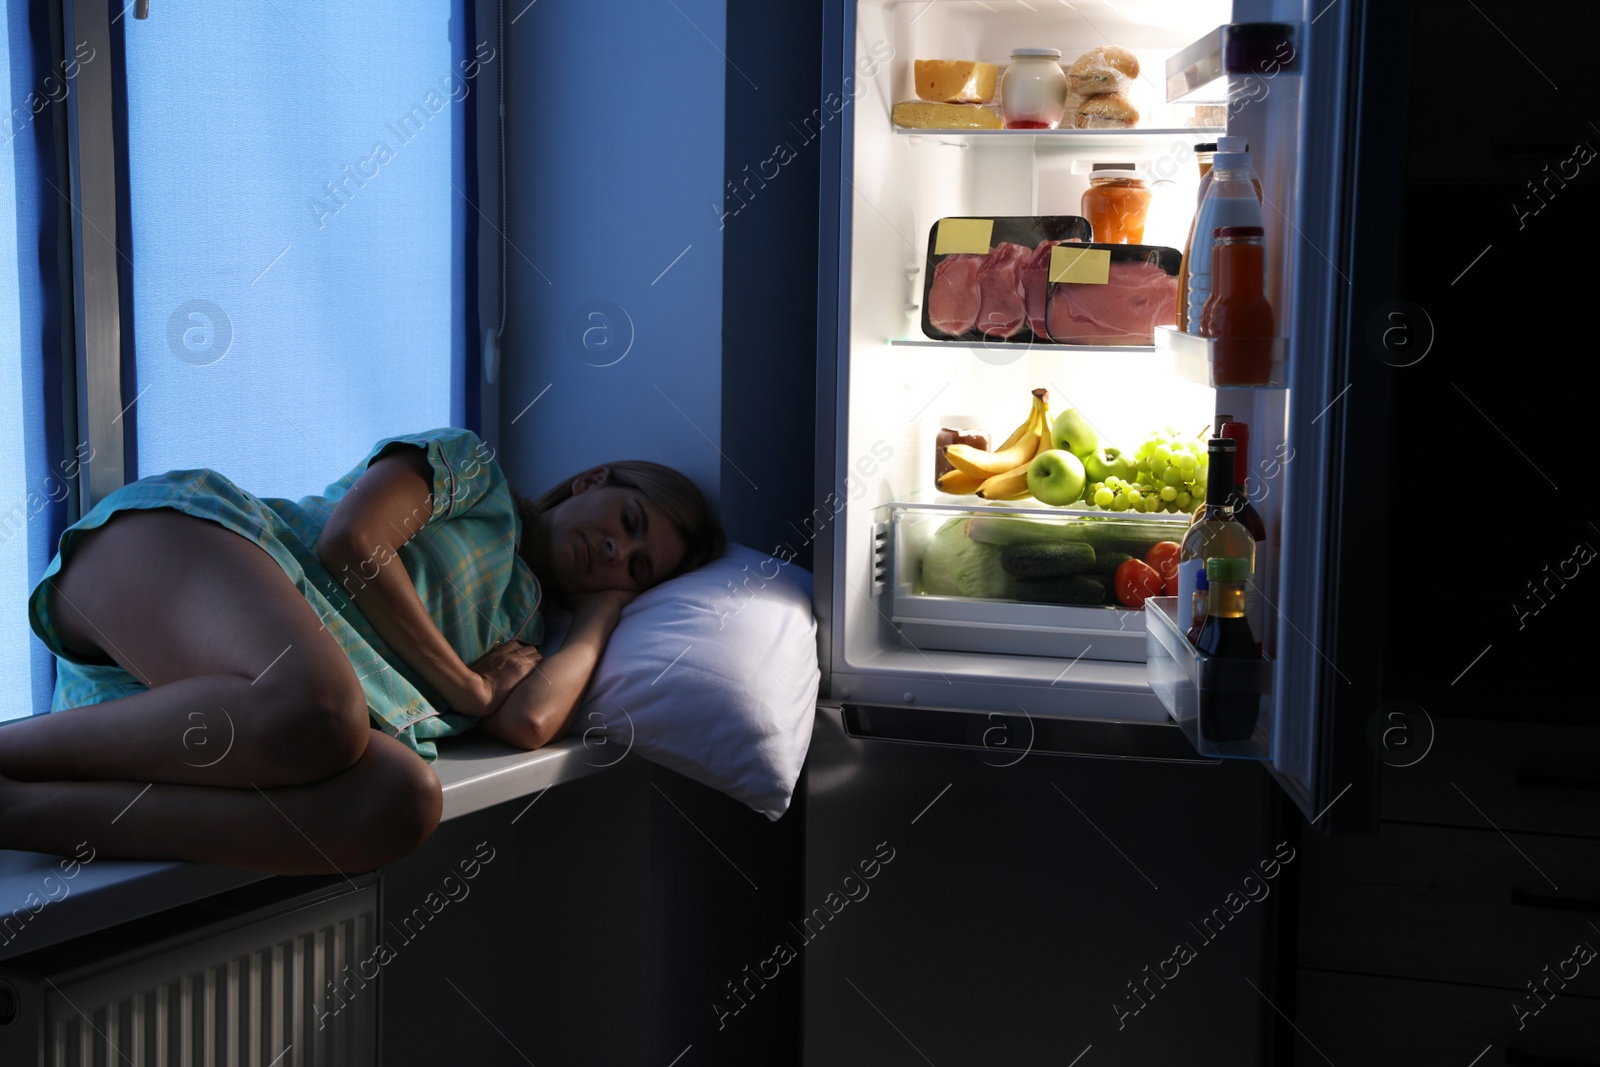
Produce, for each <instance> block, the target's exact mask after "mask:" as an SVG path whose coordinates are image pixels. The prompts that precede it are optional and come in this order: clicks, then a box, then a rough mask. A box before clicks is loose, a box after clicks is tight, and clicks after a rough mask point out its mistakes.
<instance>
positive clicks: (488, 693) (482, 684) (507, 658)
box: [451, 641, 544, 718]
mask: <svg viewBox="0 0 1600 1067" xmlns="http://www.w3.org/2000/svg"><path fill="white" fill-rule="evenodd" d="M542 659H544V656H543V655H542V654H541V653H540V652H539V650H538V649H537V648H535V647H534V646H532V645H530V644H525V643H523V642H521V641H505V642H502V643H501V644H498V645H495V646H494V647H493V648H491V649H490V650H489V651H488V652H487V653H486V654H485V655H484V656H483V657H482V658H480V659H479V660H477V661H476V662H475V663H473V664H472V665H471V668H470V669H471V671H472V677H473V691H472V692H470V693H469V694H467V697H466V699H465V700H461V701H457V702H456V703H455V704H454V706H453V707H452V709H451V710H453V711H457V712H460V713H461V714H463V715H471V716H474V717H476V718H482V717H483V716H485V715H492V714H494V712H495V711H496V710H497V709H498V708H499V707H500V705H501V704H503V703H505V699H506V697H507V696H509V695H510V694H511V691H512V690H513V689H515V688H516V687H517V686H518V685H519V684H520V683H521V682H522V680H523V679H524V678H526V677H528V675H530V674H532V673H533V671H534V668H536V667H537V666H538V665H539V661H540V660H542Z"/></svg>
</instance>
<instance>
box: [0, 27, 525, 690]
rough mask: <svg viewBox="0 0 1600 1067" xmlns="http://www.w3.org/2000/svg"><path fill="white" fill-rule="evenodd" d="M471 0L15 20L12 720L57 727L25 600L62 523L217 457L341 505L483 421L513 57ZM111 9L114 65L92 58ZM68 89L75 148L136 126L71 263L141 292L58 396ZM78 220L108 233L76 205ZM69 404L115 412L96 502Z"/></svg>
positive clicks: (8, 276) (225, 465)
mask: <svg viewBox="0 0 1600 1067" xmlns="http://www.w3.org/2000/svg"><path fill="white" fill-rule="evenodd" d="M470 6H471V5H465V4H463V3H462V0H430V2H425V3H420V4H409V5H402V6H398V7H393V8H388V7H380V8H373V7H370V6H362V5H350V4H345V5H327V4H322V3H315V2H311V0H274V2H273V3H266V4H229V5H200V4H195V5H178V4H171V3H168V4H162V3H159V2H158V3H156V4H154V5H153V6H152V10H151V15H150V18H148V19H146V20H136V19H135V18H134V17H133V15H132V8H133V5H132V4H131V3H129V4H127V5H126V7H125V8H122V10H120V11H119V8H120V7H121V5H112V6H111V7H110V8H109V9H107V8H106V7H105V5H103V4H96V3H92V2H89V0H61V7H62V9H63V14H64V18H63V23H64V25H65V26H66V27H67V31H66V32H65V33H64V34H63V35H62V36H63V37H65V38H66V39H67V44H66V46H65V47H62V46H60V45H59V44H57V45H52V44H51V41H50V37H51V34H50V28H49V23H50V19H49V17H48V15H49V11H48V7H47V5H42V4H41V5H23V4H11V5H7V8H6V15H5V22H4V24H3V34H4V36H3V38H0V103H3V104H4V105H5V106H6V109H7V111H8V113H9V114H10V116H11V118H10V124H9V125H7V126H4V127H3V128H0V137H3V138H4V141H3V144H0V360H3V362H0V478H3V479H4V481H3V482H0V485H3V486H4V487H5V488H4V490H3V491H0V587H3V589H4V593H3V595H4V597H5V599H4V604H5V611H4V617H3V620H0V672H3V673H0V677H3V678H4V679H5V681H6V682H7V691H8V693H11V694H14V695H13V697H12V699H10V700H8V701H7V702H6V703H5V704H4V705H0V719H4V718H14V717H17V716H20V715H27V714H31V713H38V712H43V711H45V710H47V709H48V707H49V705H50V698H51V693H52V689H53V685H54V664H53V659H52V657H51V656H50V654H49V652H48V651H47V650H46V649H45V648H44V647H43V645H42V644H41V643H40V642H39V641H38V640H37V638H36V637H34V636H33V634H32V632H31V630H30V629H29V627H28V622H27V615H26V610H25V607H24V605H25V603H26V599H27V594H28V592H29V591H30V590H31V589H32V588H33V585H34V584H35V583H36V582H37V581H38V579H39V576H40V575H42V574H43V572H44V569H45V567H46V566H48V564H49V562H50V559H51V558H52V556H53V555H54V553H55V550H56V546H57V542H58V541H59V538H60V535H61V531H62V530H63V529H64V528H65V527H66V526H67V525H68V524H69V523H70V522H71V521H72V520H73V519H74V518H76V517H77V516H78V515H79V514H81V511H82V510H83V509H86V508H87V507H90V506H92V504H93V503H94V502H97V501H98V500H99V499H101V498H103V496H104V495H105V493H106V492H109V491H111V489H114V488H115V487H116V486H117V485H120V484H123V482H124V481H126V480H132V479H135V478H140V477H145V476H148V475H151V474H157V473H161V472H163V471H167V470H181V469H190V468H198V467H210V468H212V469H214V470H216V471H218V472H220V473H222V474H225V475H227V476H228V477H229V478H231V479H232V480H233V481H234V482H236V483H237V484H239V485H240V486H241V487H243V488H245V489H247V490H249V491H250V492H253V493H255V494H257V495H259V496H279V497H289V498H296V497H300V496H303V495H306V494H308V493H320V492H321V491H322V490H323V488H324V487H326V486H327V485H328V483H330V482H332V481H334V480H336V479H338V478H339V477H341V476H342V475H343V474H344V473H345V472H347V471H348V470H349V469H350V468H351V467H352V466H354V465H355V464H356V463H357V462H359V461H360V459H361V458H362V457H363V456H365V455H366V453H367V452H368V451H369V450H370V449H371V447H372V445H373V443H374V442H376V441H378V440H380V439H382V438H384V437H388V436H392V435H396V434H401V433H409V432H414V431H417V430H424V429H430V428H433V427H436V426H445V425H454V426H470V425H471V423H469V422H468V418H469V414H470V415H471V416H472V417H473V418H474V419H475V417H476V416H475V412H474V411H473V409H474V408H475V406H476V405H475V404H474V405H472V407H470V408H469V405H468V402H467V390H468V386H469V384H475V383H474V375H475V371H476V359H475V356H473V355H472V354H471V350H470V349H469V345H468V343H467V341H468V337H469V336H471V335H472V334H474V333H475V332H476V330H477V322H476V315H475V312H474V311H473V307H474V304H473V302H471V301H469V297H468V292H467V289H468V285H469V284H470V281H471V279H470V278H469V273H468V266H467V264H468V257H469V255H474V254H475V253H474V250H473V249H472V248H470V247H469V244H470V242H472V241H474V240H475V237H476V226H475V221H476V220H475V219H473V218H472V217H471V214H472V213H474V209H473V208H472V207H471V205H470V204H469V202H468V199H467V194H468V193H469V192H470V191H471V186H470V184H469V183H470V182H471V180H472V178H473V175H472V174H470V173H469V167H468V159H467V147H468V145H469V143H470V130H469V125H470V121H469V115H470V112H469V111H468V109H467V101H468V100H469V98H470V96H471V94H472V93H473V92H474V91H476V90H477V87H478V81H477V78H478V75H479V74H481V73H483V72H484V71H485V69H488V70H489V71H490V72H491V73H492V72H493V66H492V65H493V64H494V63H496V62H498V61H499V57H498V56H497V55H496V54H495V50H494V49H493V48H492V47H491V46H490V45H489V44H488V43H475V39H474V36H473V34H472V32H471V18H470V16H469V13H468V10H467V9H468V8H469V7H470ZM107 10H109V16H108V15H107V14H105V13H104V12H106V11H107ZM107 17H109V18H110V25H109V37H105V38H104V40H105V41H106V47H105V49H104V50H103V53H102V52H99V51H95V50H94V49H93V48H92V47H89V48H87V49H86V48H85V46H84V45H83V43H82V40H83V39H84V38H88V39H91V40H92V39H94V38H93V32H94V28H93V25H92V23H94V22H95V21H96V20H98V24H99V26H100V32H101V34H102V35H104V34H105V33H106V32H107V27H106V25H105V21H104V20H105V19H106V18H107ZM73 40H79V42H80V43H79V46H78V49H77V51H78V57H77V58H78V59H79V60H81V61H82V63H83V64H85V68H84V69H87V64H90V63H98V64H99V66H98V67H97V68H96V69H95V71H94V72H93V73H94V74H95V75H101V74H102V72H108V73H109V74H110V76H109V77H104V78H103V80H102V81H101V82H98V83H97V82H96V80H95V79H94V78H90V77H86V78H84V79H82V81H81V83H80V81H79V80H78V79H77V78H75V77H73V76H72V75H73V74H76V73H77V70H76V68H75V69H74V70H72V71H70V72H69V71H66V70H65V69H64V70H54V68H55V67H57V66H63V63H61V62H56V61H55V59H54V58H53V57H54V54H55V53H56V52H58V51H59V52H61V53H62V55H63V56H66V57H68V59H67V61H68V62H70V61H71V59H72V54H73V52H74V47H73V44H72V42H73ZM91 53H92V55H91ZM86 55H90V58H84V57H85V56H86ZM52 75H53V79H54V80H47V79H48V78H50V77H51V76H52ZM63 75H66V76H65V77H64V76H63ZM483 84H484V86H485V87H489V86H492V81H485V82H484V83H483ZM69 93H76V94H77V99H76V100H75V103H76V104H77V107H78V110H77V113H76V116H77V117H76V119H75V122H74V123H73V124H71V125H68V124H67V123H65V122H64V121H63V122H61V123H60V124H59V125H58V126H57V127H56V128H58V129H65V130H66V131H67V132H66V136H67V137H69V138H71V137H76V136H78V130H79V127H80V126H82V125H83V123H84V122H85V121H86V120H85V118H84V117H83V116H85V115H90V114H93V113H95V111H96V109H98V111H99V113H100V114H102V115H106V116H114V118H113V119H108V120H107V127H106V128H110V129H113V130H114V131H115V135H114V136H111V137H95V136H91V135H87V134H86V135H85V136H83V137H82V138H81V140H80V142H79V144H78V148H79V155H78V163H77V166H78V167H79V169H80V170H82V169H83V168H85V167H88V166H89V165H90V164H91V163H93V162H95V161H97V160H101V161H103V160H105V159H108V158H112V156H111V155H108V154H114V158H115V159H116V161H117V164H118V165H117V169H116V173H117V174H118V175H119V176H125V184H124V185H123V186H122V187H121V188H119V189H118V190H117V191H116V195H115V204H116V208H117V210H116V216H117V223H118V225H117V226H116V227H115V229H114V232H115V233H116V235H117V238H118V241H117V247H116V248H115V249H113V248H112V246H111V244H110V243H109V241H106V240H100V241H99V242H98V244H97V243H96V242H95V241H92V240H91V239H90V236H89V230H87V229H85V231H84V237H83V241H82V246H83V251H82V252H81V254H79V253H78V252H77V250H76V247H74V254H78V255H79V258H80V260H81V261H82V262H78V263H74V264H70V265H69V266H70V268H71V269H68V270H67V271H64V272H63V274H64V275H65V276H68V277H73V276H75V277H76V278H77V279H79V283H78V284H79V286H80V289H83V290H84V291H87V289H86V288H85V286H84V283H83V282H82V279H83V277H84V274H83V271H84V269H85V266H84V265H85V262H87V261H89V260H90V258H91V257H92V256H93V255H96V254H98V255H100V256H102V257H103V260H104V263H103V264H102V266H103V267H104V269H106V270H114V271H115V275H116V277H117V279H118V282H119V284H120V293H119V298H118V300H117V301H108V302H106V303H111V302H120V307H119V308H116V309H114V314H113V320H114V321H118V322H119V325H120V331H121V350H120V352H108V351H107V350H106V347H107V342H106V341H105V337H106V336H107V334H106V333H105V332H104V331H99V332H96V331H95V330H93V329H90V328H84V329H83V330H81V331H80V332H81V333H82V334H83V335H84V338H86V340H85V339H84V338H80V340H79V344H80V345H81V346H84V348H83V351H84V353H85V354H84V355H83V357H82V358H81V359H80V366H81V367H83V368H84V369H83V370H82V372H81V378H82V380H78V381H73V382H70V383H69V385H68V388H67V390H66V392H67V398H66V399H64V398H63V388H62V383H61V380H60V376H61V374H62V373H63V372H62V370H61V369H60V368H61V364H62V360H61V355H60V352H59V347H60V341H59V337H60V322H59V317H58V316H59V313H58V312H57V311H55V310H54V309H55V308H57V307H63V306H64V307H65V308H66V316H67V319H68V324H69V326H70V324H71V320H72V310H73V306H74V305H73V299H74V298H73V294H72V293H71V292H70V291H67V292H62V291H61V290H62V288H63V287H62V285H61V283H60V282H59V280H58V277H57V273H56V264H55V263H54V262H53V261H51V260H50V257H48V256H45V255H43V254H42V253H43V251H44V250H46V249H47V248H49V249H53V248H54V247H55V235H56V227H57V219H56V218H55V212H56V211H57V210H58V207H59V205H60V203H61V201H60V198H61V196H62V195H64V194H65V192H66V191H67V190H69V189H73V191H74V193H75V195H82V194H81V188H79V189H74V187H73V186H72V185H70V184H69V183H68V182H67V181H65V180H62V179H61V178H60V177H59V176H54V177H53V174H54V170H53V168H54V153H55V147H54V145H53V143H52V138H51V136H50V128H51V127H50V126H49V120H51V118H52V116H51V113H50V111H49V108H50V107H54V106H58V105H59V104H60V103H61V102H62V101H64V100H65V99H66V97H67V95H68V94H69ZM30 94H32V95H30ZM39 99H44V100H45V101H46V106H45V108H44V109H43V110H42V111H41V112H40V113H39V114H38V115H37V116H34V115H32V114H31V110H32V106H33V102H34V101H36V100H39ZM107 173H110V172H109V171H107ZM84 184H85V185H87V184H88V182H85V183H84ZM56 190H60V191H59V192H58V191H56ZM73 211H74V212H75V213H76V215H77V218H78V219H79V220H84V219H89V220H90V221H91V222H92V213H91V212H89V211H81V210H79V208H78V207H77V204H76V202H75V204H74V207H73ZM66 218H67V219H68V220H69V221H70V220H71V219H72V216H66ZM79 224H80V226H84V225H88V224H87V223H84V222H82V221H80V223H79ZM66 244H71V242H66ZM64 247H65V246H64ZM36 250H38V252H39V253H40V254H36ZM103 276H104V275H103V274H102V275H101V277H103ZM112 336H114V334H113V335H112ZM97 346H98V347H97ZM119 358H120V361H121V366H120V372H119V369H118V367H119V363H118V360H119ZM71 362H72V361H71V358H70V356H69V358H68V360H67V361H66V365H67V367H68V368H69V370H70V367H71ZM118 379H120V380H118ZM74 389H76V390H77V391H78V392H79V393H80V395H88V394H87V393H86V391H87V390H99V391H100V392H99V393H98V394H96V395H106V391H108V390H109V395H110V397H111V398H112V399H114V400H116V401H117V402H116V403H115V404H112V405H110V406H109V407H107V406H106V405H105V404H104V403H103V402H102V403H100V404H99V406H96V404H95V403H89V404H88V407H87V410H88V415H87V416H85V417H84V419H83V421H84V423H85V425H83V426H79V427H78V430H79V433H78V437H79V438H81V439H82V440H83V441H84V442H85V446H84V447H87V442H88V441H90V440H91V439H92V438H93V434H101V435H110V436H109V438H105V439H109V440H114V441H116V442H118V443H119V444H120V446H121V447H122V448H123V449H124V450H125V457H126V460H125V462H124V463H123V464H122V469H120V470H115V471H112V472H111V474H112V477H111V480H110V481H109V483H104V484H103V483H101V482H100V477H101V475H102V474H103V473H105V472H104V471H96V483H95V488H94V490H93V497H92V498H90V497H88V495H87V493H86V492H85V493H84V494H83V495H79V496H78V497H77V499H76V500H75V501H74V500H69V497H72V496H73V495H74V494H76V493H79V490H78V489H77V488H76V487H75V486H73V485H72V484H71V483H70V481H69V480H67V479H62V478H59V477H52V471H54V470H55V468H56V467H58V466H60V467H62V469H63V471H64V472H69V471H71V470H75V469H76V464H75V462H74V460H75V459H76V458H82V453H81V451H80V453H79V456H78V457H75V456H74V455H73V454H72V451H73V450H72V445H71V444H70V443H69V441H68V439H69V437H71V435H72V429H71V427H74V426H77V424H78V422H79V417H78V415H77V412H75V411H73V410H72V409H73V401H72V399H71V392H72V390H74ZM79 408H80V410H82V409H83V404H82V403H80V404H79ZM118 409H120V411H119V410H118ZM108 411H109V412H111V413H112V414H114V415H115V418H112V417H109V416H108V415H107V414H106V413H107V412H108ZM95 424H100V425H95ZM63 427H67V429H63ZM91 431H92V432H91ZM113 451H114V450H113ZM100 462H104V460H101V461H100ZM113 462H114V460H113ZM86 484H87V483H86ZM30 501H32V503H31V504H30ZM34 505H37V506H36V507H35V506H34ZM74 505H77V506H74ZM69 516H70V517H69ZM21 679H27V680H28V684H27V685H20V686H19V685H18V684H17V683H18V681H19V680H21Z"/></svg>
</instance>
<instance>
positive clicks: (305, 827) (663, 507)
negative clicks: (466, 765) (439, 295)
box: [0, 428, 724, 874]
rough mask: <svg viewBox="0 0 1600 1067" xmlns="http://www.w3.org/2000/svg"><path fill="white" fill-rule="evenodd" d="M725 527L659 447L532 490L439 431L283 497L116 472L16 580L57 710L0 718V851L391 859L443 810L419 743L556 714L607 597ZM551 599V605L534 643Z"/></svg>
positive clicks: (610, 617) (552, 727) (578, 680)
mask: <svg viewBox="0 0 1600 1067" xmlns="http://www.w3.org/2000/svg"><path fill="white" fill-rule="evenodd" d="M723 545H724V540H723V533H722V530H721V528H720V526H719V525H718V524H717V521H716V519H715V518H714V517H713V515H712V514H711V512H710V509H709V508H708V507H707V505H706V501H705V498H704V497H703V496H702V495H701V493H700V491H699V490H698V489H697V488H696V487H695V485H694V483H693V482H691V481H689V479H687V478H685V477H684V476H683V475H681V474H679V473H678V472H677V471H674V470H672V469H670V468H668V467H663V466H661V465H659V464H656V463H648V462H642V461H633V462H621V463H611V464H607V465H606V466H603V467H595V468H593V469H591V470H587V471H584V472H582V473H581V474H578V475H576V476H574V477H572V478H569V479H566V480H565V481H563V482H562V483H561V484H559V485H558V486H557V487H556V488H554V489H552V490H551V491H550V492H548V493H546V494H545V495H544V496H542V497H540V498H538V499H537V500H527V499H525V498H523V497H520V496H517V495H516V494H514V493H513V492H512V491H511V489H510V486H509V483H508V482H507V481H506V478H505V475H504V473H503V472H502V471H501V469H500V466H499V464H498V463H497V462H496V461H495V460H494V458H493V454H492V451H491V450H490V449H489V448H488V446H487V445H486V444H485V443H484V442H483V441H482V440H481V439H480V438H479V437H478V436H477V435H476V434H474V433H472V432H471V431H469V430H463V429H454V428H445V429H439V430H432V431H429V432H426V433H420V434H414V435H410V436H405V437H391V438H387V439H385V440H383V441H380V442H379V443H378V444H377V445H376V446H375V447H374V448H373V450H372V451H371V452H370V453H369V454H368V456H367V458H366V459H365V460H363V461H362V462H361V463H360V464H358V465H357V466H356V467H355V468H354V469H353V470H351V471H350V472H349V473H348V474H346V475H345V476H344V477H343V478H342V479H340V480H339V481H337V482H335V483H333V484H332V485H330V486H329V487H328V488H327V490H325V494H324V495H323V496H320V497H318V496H308V497H303V498H301V499H300V500H298V501H291V500H285V499H279V498H274V497H266V498H263V497H256V496H253V495H251V494H249V493H247V492H245V491H244V490H242V489H240V488H239V487H238V486H236V485H234V484H233V483H232V482H230V481H229V480H228V479H227V478H225V477H223V476H222V475H220V474H217V473H216V472H215V471H212V470H186V471H169V472H168V473H166V474H162V475H156V476H154V477H150V478H144V479H141V480H139V481H137V482H134V483H131V484H129V485H126V486H123V487H122V488H121V489H118V490H117V491H116V492H113V493H111V494H110V495H108V496H107V497H106V498H105V499H103V500H101V501H100V502H99V503H98V504H97V505H96V506H95V507H94V508H93V509H92V510H91V511H90V512H89V513H88V514H87V515H85V516H84V517H83V518H82V519H80V520H79V521H78V522H76V523H74V524H73V525H72V526H70V527H68V529H67V530H66V531H65V532H64V533H63V534H62V536H61V539H60V542H59V551H58V553H57V555H56V557H55V558H54V559H53V560H52V561H51V563H50V566H49V567H48V568H47V569H46V570H45V573H44V577H43V579H41V580H40V582H39V583H38V585H37V586H35V588H34V589H33V592H32V593H31V595H30V596H29V600H28V620H29V623H30V624H31V625H32V627H33V630H34V632H35V633H36V634H38V636H39V638H40V640H42V641H43V642H44V643H45V645H46V646H48V647H49V648H50V650H51V652H53V653H54V654H55V655H56V657H57V682H56V690H55V697H54V701H53V702H52V706H51V711H52V712H57V713H58V714H51V715H40V716H35V717H33V718H30V719H23V720H20V721H16V722H13V723H9V724H7V725H5V726H4V727H3V728H0V848H15V849H28V850H34V851H40V852H51V853H57V854H61V855H67V854H71V853H72V851H73V850H74V848H76V847H77V846H78V844H79V843H81V842H87V843H88V844H89V845H91V846H92V847H93V848H94V849H95V853H96V854H97V855H101V856H111V857H124V858H139V859H181V860H194V861H198V862H205V863H216V864H221V865H225V866H231V867H239V868H244V869H247V870H255V871H267V872H270V873H273V874H312V873H327V872H329V871H331V870H334V869H336V870H339V871H344V872H356V871H367V870H372V869H374V868H377V867H380V866H383V865H385V864H388V863H392V862H393V861H395V860H397V859H399V858H401V857H403V856H405V855H408V854H409V853H411V852H412V851H413V850H415V849H416V848H417V847H418V846H419V845H421V844H422V843H423V842H424V841H426V840H427V839H428V837H429V835H431V834H432V833H433V831H434V828H435V827H436V826H437V825H438V822H439V813H440V809H441V805H442V795H441V792H440V787H439V780H438V778H437V776H436V775H435V774H434V772H433V770H432V768H430V767H429V766H428V763H429V761H431V760H433V759H434V758H435V757H436V756H437V748H436V745H435V740H436V739H438V738H441V737H447V736H450V735H454V734H459V733H461V732H463V731H465V730H467V729H469V728H472V727H476V728H478V729H480V730H482V731H484V732H485V733H488V734H489V735H491V736H493V737H496V738H499V739H501V740H503V741H505V742H507V743H509V744H511V745H515V746H517V747H519V748H524V749H534V748H538V747H540V746H541V745H545V744H548V743H550V742H551V741H554V740H556V739H558V738H560V737H562V736H563V735H564V734H565V733H566V732H567V730H568V728H569V727H570V726H571V724H572V722H573V719H574V717H575V715H576V712H577V708H578V704H579V702H580V700H581V698H582V696H583V692H584V690H585V688H586V687H587V686H588V684H589V679H590V677H591V676H592V674H593V673H594V669H595V666H596V664H597V663H598V662H599V660H600V655H601V653H602V652H603V651H604V649H605V645H606V642H607V640H608V639H609V638H610V636H611V632H612V630H613V628H615V626H616V625H617V620H618V618H619V616H620V614H621V611H622V608H623V606H624V605H626V604H627V603H628V602H629V601H630V600H632V599H633V598H634V597H635V596H636V595H638V594H639V593H640V592H641V591H642V590H644V589H647V588H649V587H651V586H653V585H656V584H658V583H660V582H663V581H666V580H667V579H668V578H672V577H675V576H676V575H678V574H682V573H683V572H685V571H688V570H692V569H693V568H695V567H698V566H700V565H702V564H704V563H706V562H708V561H710V560H712V559H715V558H716V557H717V556H719V555H721V553H722V549H723ZM547 596H548V597H550V598H553V600H554V601H555V602H556V603H559V604H560V605H562V606H564V607H566V608H569V609H570V610H571V612H572V622H571V626H570V628H569V629H568V631H567V636H566V639H565V641H564V642H563V644H562V645H561V648H560V650H559V651H557V652H554V653H552V654H551V655H549V656H543V655H541V654H540V652H539V645H540V644H541V642H542V640H543V635H544V612H545V610H546V609H547V608H548V606H549V604H548V603H547V602H546V601H545V599H544V598H545V597H547ZM60 712H64V714H60Z"/></svg>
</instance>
